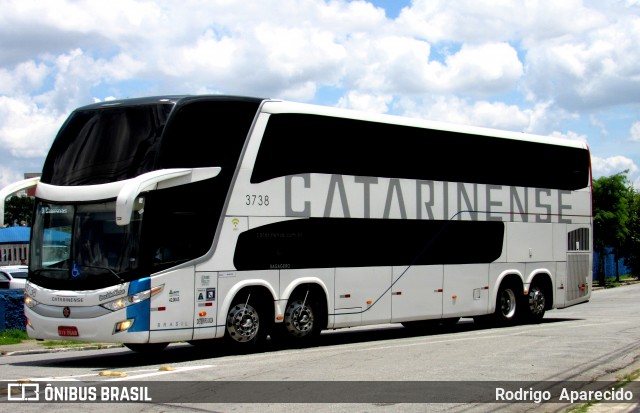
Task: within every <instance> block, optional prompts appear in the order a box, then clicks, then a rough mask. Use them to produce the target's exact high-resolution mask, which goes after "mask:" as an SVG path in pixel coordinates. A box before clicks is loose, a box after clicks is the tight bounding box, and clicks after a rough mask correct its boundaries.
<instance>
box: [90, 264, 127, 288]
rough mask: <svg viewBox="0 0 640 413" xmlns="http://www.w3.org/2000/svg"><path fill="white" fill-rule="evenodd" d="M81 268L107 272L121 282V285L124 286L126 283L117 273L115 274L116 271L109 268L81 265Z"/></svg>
mask: <svg viewBox="0 0 640 413" xmlns="http://www.w3.org/2000/svg"><path fill="white" fill-rule="evenodd" d="M80 266H81V267H85V268H93V269H96V270H106V271H108V272H109V274H111V275H113V276H114V277H116V278H117V279H118V281H120V284H124V283H125V281H124V279H122V277H120V276H119V275H118V273H117V272H115V271H114V270H112V269H111V268H109V267H98V266H95V265H82V264H80Z"/></svg>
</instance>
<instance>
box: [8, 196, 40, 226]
mask: <svg viewBox="0 0 640 413" xmlns="http://www.w3.org/2000/svg"><path fill="white" fill-rule="evenodd" d="M33 204H34V201H33V198H30V197H28V196H12V197H11V198H8V199H7V200H6V202H5V204H4V223H5V225H10V226H11V225H21V224H22V223H23V222H24V223H25V224H26V225H27V226H31V215H32V214H33Z"/></svg>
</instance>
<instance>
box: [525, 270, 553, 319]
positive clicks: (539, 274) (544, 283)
mask: <svg viewBox="0 0 640 413" xmlns="http://www.w3.org/2000/svg"><path fill="white" fill-rule="evenodd" d="M534 284H537V285H539V286H540V288H541V289H542V290H543V292H544V294H545V296H546V297H548V298H549V300H548V301H547V302H546V303H545V309H546V310H551V309H552V308H553V306H554V303H555V295H554V294H553V293H554V288H553V277H552V276H551V272H549V270H547V269H538V270H534V271H532V272H531V274H530V275H529V277H528V279H527V284H526V287H525V288H526V291H527V293H528V292H529V288H530V287H531V286H532V285H534Z"/></svg>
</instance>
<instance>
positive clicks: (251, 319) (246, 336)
mask: <svg viewBox="0 0 640 413" xmlns="http://www.w3.org/2000/svg"><path fill="white" fill-rule="evenodd" d="M260 309H261V306H260V304H259V302H258V303H255V304H254V303H253V302H251V294H249V295H243V296H240V297H236V298H235V299H234V301H233V303H232V304H231V307H230V308H229V313H228V314H227V321H226V332H225V338H227V340H228V341H231V342H233V343H243V344H257V343H260V342H262V341H264V338H265V337H266V325H265V321H266V320H265V318H264V317H263V315H262V314H261V310H260Z"/></svg>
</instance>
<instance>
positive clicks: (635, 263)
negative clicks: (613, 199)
mask: <svg viewBox="0 0 640 413" xmlns="http://www.w3.org/2000/svg"><path fill="white" fill-rule="evenodd" d="M627 204H628V206H629V220H628V221H627V229H628V230H629V235H628V236H627V239H626V242H625V243H624V245H623V246H622V249H621V252H622V255H623V256H624V258H625V262H626V264H627V265H628V266H629V267H630V268H631V271H632V272H633V274H635V275H640V192H638V190H636V189H635V188H633V187H630V188H629V194H628V201H627Z"/></svg>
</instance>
